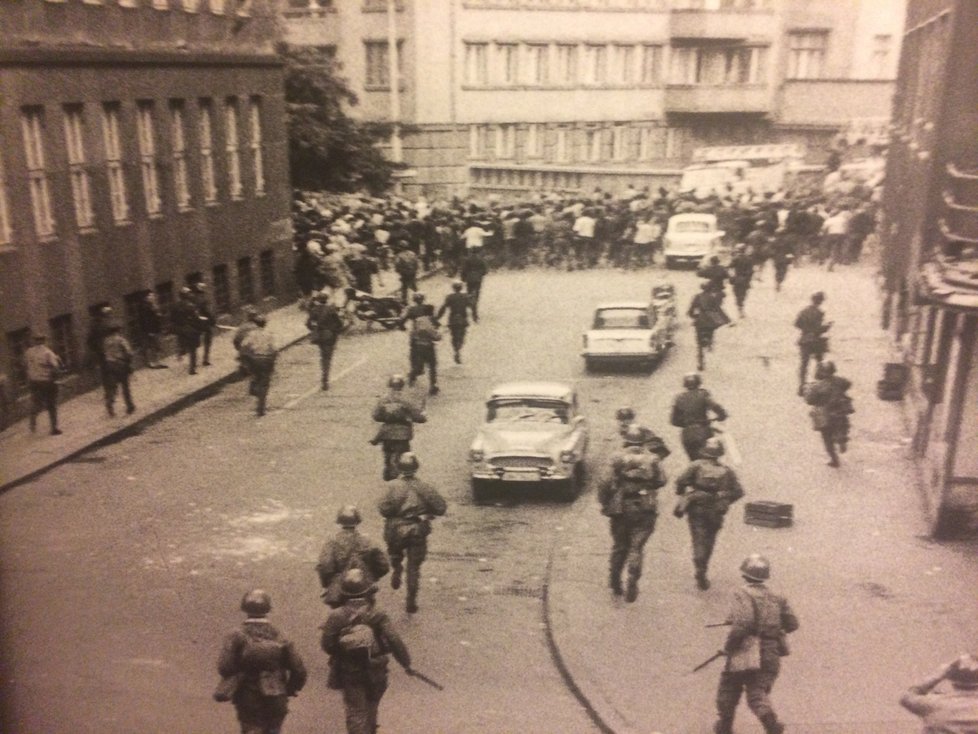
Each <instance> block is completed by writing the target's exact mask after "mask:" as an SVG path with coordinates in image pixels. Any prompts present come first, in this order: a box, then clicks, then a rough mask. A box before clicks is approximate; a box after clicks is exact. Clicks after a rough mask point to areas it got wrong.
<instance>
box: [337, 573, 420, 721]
mask: <svg viewBox="0 0 978 734" xmlns="http://www.w3.org/2000/svg"><path fill="white" fill-rule="evenodd" d="M340 591H341V593H342V596H343V605H342V606H340V607H339V608H337V609H334V610H333V611H331V612H330V613H329V617H327V618H326V622H325V624H323V626H322V630H323V634H322V638H321V640H320V645H321V646H322V648H323V651H324V652H325V653H327V654H328V655H329V680H328V685H329V687H330V688H332V689H334V690H340V691H343V705H344V706H345V708H346V731H347V734H375V732H376V731H377V727H378V725H377V714H378V709H379V708H380V699H381V698H382V697H383V695H384V692H385V691H386V690H387V666H388V662H389V657H390V655H391V654H393V655H394V659H395V660H397V662H399V663H400V664H401V666H402V667H403V668H404V671H405V672H406V673H407V674H408V675H411V674H412V672H413V671H412V670H411V655H410V653H408V649H407V647H406V646H405V644H404V641H403V640H401V637H400V636H399V635H398V634H397V632H396V631H395V630H394V626H393V625H392V624H391V620H390V617H388V616H387V614H386V613H385V612H383V611H381V610H380V609H378V608H377V606H376V601H375V596H376V594H377V585H376V584H374V583H373V582H372V581H371V580H370V578H369V576H367V574H365V573H364V572H363V571H362V570H361V569H359V568H351V569H349V570H348V571H345V572H344V573H343V577H342V581H341V583H340Z"/></svg>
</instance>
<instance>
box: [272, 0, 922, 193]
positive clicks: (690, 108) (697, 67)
mask: <svg viewBox="0 0 978 734" xmlns="http://www.w3.org/2000/svg"><path fill="white" fill-rule="evenodd" d="M284 2H285V7H284V10H283V14H284V16H285V19H286V25H287V38H288V40H289V41H290V42H291V43H294V44H299V45H311V46H317V47H320V48H322V49H324V50H326V51H327V52H328V53H330V54H333V55H335V58H336V59H337V60H338V61H339V62H340V64H341V68H342V74H343V75H344V76H346V77H347V78H348V80H349V81H350V84H351V87H352V88H353V90H354V91H355V92H356V93H357V95H358V96H359V98H360V105H359V106H358V107H355V108H353V109H352V110H351V112H352V113H353V114H355V115H361V116H362V117H364V118H366V119H372V120H374V119H376V120H390V119H392V118H391V109H392V105H391V101H392V100H391V98H392V92H394V91H395V90H392V88H391V85H390V76H391V74H390V69H391V64H390V57H389V55H388V49H389V48H391V44H390V39H391V38H395V39H396V48H397V63H398V68H399V76H400V83H399V85H398V88H397V90H396V92H397V97H398V99H397V101H396V106H397V107H399V113H400V115H399V119H400V121H402V122H404V123H406V124H407V125H409V126H410V128H409V129H410V132H407V133H405V135H404V141H403V146H404V160H405V161H406V162H407V163H408V165H409V166H410V167H411V168H412V169H413V171H414V172H416V176H414V177H413V178H410V179H407V180H406V183H407V185H408V186H407V188H408V190H411V189H413V190H416V191H423V192H425V193H426V194H429V195H433V194H434V195H437V194H440V193H449V192H451V193H455V192H464V191H474V192H485V191H497V192H504V191H523V190H526V189H529V188H564V189H586V190H590V189H592V188H593V187H594V186H595V185H599V186H602V187H604V188H611V189H615V188H624V187H625V186H626V185H627V184H628V183H633V184H636V185H639V184H656V183H661V182H663V181H672V180H675V178H676V176H677V175H678V169H679V168H680V167H681V166H682V165H684V164H685V163H687V162H688V161H689V158H690V156H691V154H692V151H693V149H695V148H697V147H700V146H704V145H721V144H763V143H782V142H784V143H799V142H801V143H805V144H807V145H808V146H809V148H810V150H811V153H812V157H813V159H815V160H817V159H818V158H819V157H820V155H823V154H824V151H825V149H826V148H827V145H828V143H829V142H830V141H831V139H832V138H833V137H834V136H835V135H837V134H838V133H839V132H840V131H846V130H848V129H850V128H851V129H869V130H878V129H879V128H880V127H881V123H882V126H885V123H886V121H887V120H888V117H889V110H890V100H891V96H892V92H893V79H894V78H895V75H896V64H897V58H898V54H899V40H900V34H901V30H902V22H903V8H904V0H396V1H395V0H391V2H388V0H284ZM389 9H390V10H391V13H390V14H391V15H392V16H394V17H393V23H389V19H388V10H389ZM392 31H393V32H392Z"/></svg>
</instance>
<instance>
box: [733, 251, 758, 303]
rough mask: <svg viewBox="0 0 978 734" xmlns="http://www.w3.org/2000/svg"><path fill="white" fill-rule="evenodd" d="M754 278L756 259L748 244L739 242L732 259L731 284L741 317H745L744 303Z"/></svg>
mask: <svg viewBox="0 0 978 734" xmlns="http://www.w3.org/2000/svg"><path fill="white" fill-rule="evenodd" d="M753 278H754V261H753V260H752V259H751V257H750V256H749V255H748V254H747V246H746V245H744V244H739V245H737V246H736V247H734V256H733V258H732V259H731V260H730V285H731V286H732V287H733V292H734V299H735V300H736V301H737V313H739V314H740V318H744V303H745V302H746V301H747V291H749V290H750V283H751V280H752V279H753Z"/></svg>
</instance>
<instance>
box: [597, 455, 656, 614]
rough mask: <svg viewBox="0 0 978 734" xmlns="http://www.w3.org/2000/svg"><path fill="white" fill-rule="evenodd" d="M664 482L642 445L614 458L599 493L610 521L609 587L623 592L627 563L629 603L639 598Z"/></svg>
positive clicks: (652, 457) (604, 511)
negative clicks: (622, 579) (622, 580)
mask: <svg viewBox="0 0 978 734" xmlns="http://www.w3.org/2000/svg"><path fill="white" fill-rule="evenodd" d="M665 483H666V474H665V471H664V470H663V469H662V467H661V466H660V465H659V459H658V457H656V456H655V455H653V454H651V453H649V452H648V450H646V448H645V447H644V446H642V445H631V446H627V447H626V448H624V449H622V450H621V451H619V452H618V453H616V454H615V456H614V457H613V458H612V460H611V472H610V475H609V476H608V477H607V478H606V479H605V481H604V482H602V484H601V487H600V488H599V490H598V501H599V502H600V503H601V513H602V514H603V515H606V516H607V517H608V518H609V519H610V521H611V539H612V545H611V559H610V563H609V572H610V586H611V589H612V591H613V592H614V593H615V594H616V595H618V594H621V593H622V586H621V574H622V571H623V570H624V568H625V566H626V564H627V567H628V593H627V595H626V600H627V601H635V598H636V597H637V596H638V580H639V578H640V577H641V576H642V553H643V550H644V548H645V544H646V542H648V539H649V538H650V537H651V535H652V533H653V531H654V530H655V521H656V518H657V517H658V502H657V497H656V495H657V492H658V489H659V487H662V486H664V485H665Z"/></svg>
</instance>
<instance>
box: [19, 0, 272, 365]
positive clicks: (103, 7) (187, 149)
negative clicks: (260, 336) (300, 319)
mask: <svg viewBox="0 0 978 734" xmlns="http://www.w3.org/2000/svg"><path fill="white" fill-rule="evenodd" d="M276 10H277V9H276V7H275V5H274V3H272V2H271V0H17V2H3V3H0V293H2V294H3V308H2V310H0V323H2V330H3V334H4V338H3V339H2V340H0V363H2V365H3V366H2V367H0V370H2V371H4V372H8V374H10V375H11V376H12V381H13V382H14V384H17V383H22V382H23V378H24V375H23V366H22V364H21V360H20V356H21V354H22V353H23V351H24V349H25V347H26V346H27V344H28V340H29V335H30V332H31V331H40V332H45V333H47V334H49V335H50V337H51V343H52V345H53V347H54V349H55V350H56V351H57V352H58V353H59V354H60V355H61V356H62V357H63V358H64V360H65V362H66V363H67V365H68V368H69V370H73V371H76V370H78V368H79V366H80V364H81V363H82V362H83V359H84V356H85V355H84V342H85V334H86V332H87V329H88V323H89V317H90V313H91V312H92V311H93V310H94V309H96V308H98V307H100V306H101V305H104V304H109V305H112V306H113V307H114V310H115V312H116V313H117V314H119V315H120V317H122V318H124V319H125V320H126V321H128V323H129V325H130V326H131V327H133V329H132V330H133V331H135V328H134V327H135V322H136V307H137V302H138V300H139V299H140V297H141V295H142V294H143V293H145V292H146V291H147V290H154V291H155V292H156V293H157V294H158V296H159V300H160V302H161V304H162V305H163V306H164V310H166V306H167V305H168V304H170V303H171V302H172V301H173V300H174V298H175V297H176V294H177V292H178V291H179V289H180V288H181V287H182V286H183V285H185V284H186V283H187V282H188V281H190V280H197V279H202V280H204V281H206V282H208V283H209V284H210V285H211V287H212V296H213V300H214V304H215V306H216V310H217V311H219V312H221V313H226V312H229V311H231V310H232V309H234V308H235V307H236V306H238V305H239V304H242V303H250V302H254V301H256V299H259V298H262V297H264V296H271V295H274V294H276V293H279V292H281V291H282V290H283V289H284V288H286V287H287V278H288V277H290V265H291V263H290V252H289V250H290V246H291V238H290V226H289V206H290V189H289V185H288V158H287V151H286V133H285V125H284V110H283V92H282V79H283V70H282V64H281V62H280V60H279V58H278V57H277V56H276V55H275V51H274V42H275V40H276V33H277V29H278V28H279V27H280V19H279V18H278V16H277V12H276Z"/></svg>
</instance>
